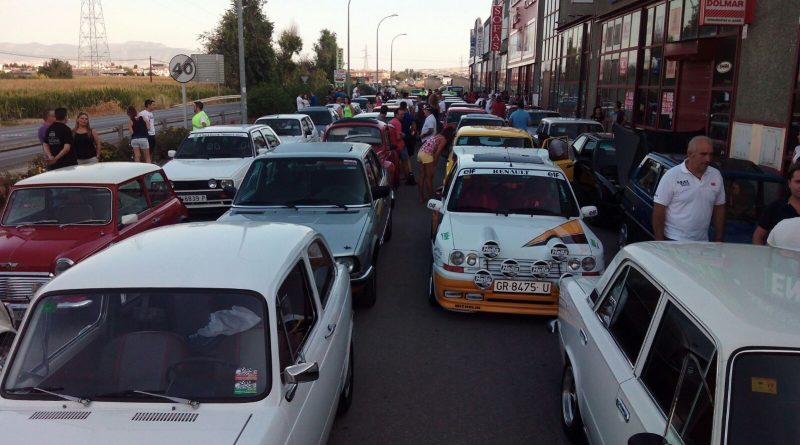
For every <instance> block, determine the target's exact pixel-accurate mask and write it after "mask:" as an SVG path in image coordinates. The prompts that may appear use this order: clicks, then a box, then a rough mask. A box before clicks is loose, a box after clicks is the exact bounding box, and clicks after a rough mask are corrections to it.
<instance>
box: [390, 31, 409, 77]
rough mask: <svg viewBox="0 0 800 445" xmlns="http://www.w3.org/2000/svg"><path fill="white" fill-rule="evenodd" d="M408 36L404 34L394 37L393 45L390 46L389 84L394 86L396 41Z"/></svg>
mask: <svg viewBox="0 0 800 445" xmlns="http://www.w3.org/2000/svg"><path fill="white" fill-rule="evenodd" d="M407 35H408V34H406V33H402V34H398V35H396V36H394V37H392V44H391V45H389V84H390V85H391V84H392V76H394V39H396V38H398V37H401V36H407Z"/></svg>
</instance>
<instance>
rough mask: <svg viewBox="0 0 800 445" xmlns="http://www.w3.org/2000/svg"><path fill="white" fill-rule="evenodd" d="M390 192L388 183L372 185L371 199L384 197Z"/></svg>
mask: <svg viewBox="0 0 800 445" xmlns="http://www.w3.org/2000/svg"><path fill="white" fill-rule="evenodd" d="M391 192H392V188H391V187H389V186H388V185H379V186H377V187H372V200H373V201H374V200H378V199H382V198H386V197H388V196H389V194H390V193H391Z"/></svg>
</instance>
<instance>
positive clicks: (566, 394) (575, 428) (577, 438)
mask: <svg viewBox="0 0 800 445" xmlns="http://www.w3.org/2000/svg"><path fill="white" fill-rule="evenodd" d="M561 425H562V426H563V427H564V432H565V433H566V434H567V437H569V439H570V440H571V441H572V442H573V443H585V436H584V434H583V420H581V413H580V410H579V408H578V389H577V387H576V385H575V375H574V374H573V372H572V365H571V364H570V363H569V362H567V364H566V366H564V373H563V374H562V376H561Z"/></svg>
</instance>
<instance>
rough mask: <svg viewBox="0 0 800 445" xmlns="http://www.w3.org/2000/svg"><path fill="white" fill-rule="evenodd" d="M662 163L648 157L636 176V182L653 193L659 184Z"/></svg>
mask: <svg viewBox="0 0 800 445" xmlns="http://www.w3.org/2000/svg"><path fill="white" fill-rule="evenodd" d="M659 167H660V164H659V163H658V162H656V161H655V160H653V159H648V160H647V161H645V163H644V164H643V165H642V168H641V169H640V170H639V174H638V175H637V178H636V184H638V185H639V187H641V188H642V189H643V190H644V191H645V192H647V193H648V194H649V195H652V194H653V193H655V191H656V186H657V185H658V177H659V172H660V168H659Z"/></svg>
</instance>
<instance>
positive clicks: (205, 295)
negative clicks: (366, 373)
mask: <svg viewBox="0 0 800 445" xmlns="http://www.w3.org/2000/svg"><path fill="white" fill-rule="evenodd" d="M28 316H29V318H28V322H27V326H26V329H25V331H24V333H23V337H22V338H21V339H20V341H19V344H18V347H17V350H16V353H15V354H14V356H13V359H12V361H11V363H9V365H8V373H7V375H6V378H5V380H4V381H3V388H2V392H3V396H4V397H6V398H24V399H40V400H42V399H44V400H48V399H52V398H53V397H54V396H53V395H48V394H46V393H44V392H43V390H44V391H49V392H52V393H57V394H60V395H68V396H73V397H78V398H85V399H88V400H130V399H147V400H148V401H149V402H168V400H166V399H163V398H158V397H157V396H154V395H161V396H169V397H180V398H185V399H189V400H194V401H198V402H202V401H232V402H236V401H252V399H254V398H262V397H264V396H265V395H266V394H267V393H268V392H269V390H270V382H271V381H272V378H271V376H270V369H271V365H270V361H269V359H268V357H271V353H270V342H269V336H268V334H267V331H266V328H265V327H266V326H268V324H267V323H265V321H267V320H268V317H267V312H266V307H265V304H264V298H263V297H262V296H259V295H255V294H251V293H247V292H243V291H227V290H194V289H192V290H189V289H180V290H179V289H163V290H158V289H146V290H145V289H141V290H140V289H126V290H122V291H121V290H109V291H107V292H106V291H90V292H80V293H68V294H55V295H49V296H46V297H44V298H41V299H40V300H38V301H37V302H36V304H35V305H34V306H33V307H32V308H31V309H29V313H28ZM137 391H144V392H147V393H151V394H152V395H145V394H141V393H140V392H137Z"/></svg>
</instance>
